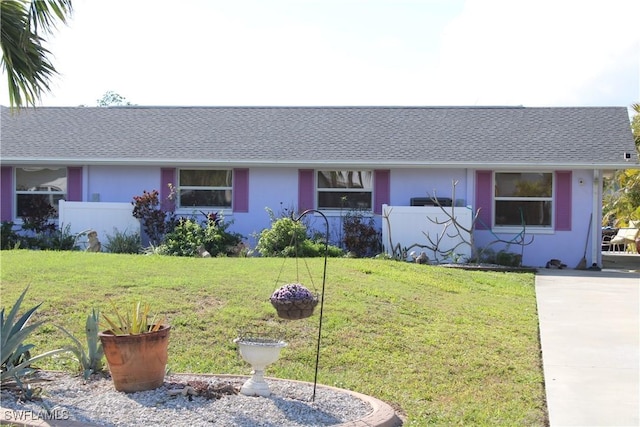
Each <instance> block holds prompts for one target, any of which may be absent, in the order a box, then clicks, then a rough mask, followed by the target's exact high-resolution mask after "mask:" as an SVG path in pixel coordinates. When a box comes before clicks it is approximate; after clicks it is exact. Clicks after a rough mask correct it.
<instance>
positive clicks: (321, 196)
mask: <svg viewBox="0 0 640 427" xmlns="http://www.w3.org/2000/svg"><path fill="white" fill-rule="evenodd" d="M316 173H317V179H316V195H317V206H318V209H323V210H332V209H360V210H372V207H373V171H371V170H319V171H317V172H316Z"/></svg>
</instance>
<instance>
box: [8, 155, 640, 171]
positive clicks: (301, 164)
mask: <svg viewBox="0 0 640 427" xmlns="http://www.w3.org/2000/svg"><path fill="white" fill-rule="evenodd" d="M1 163H2V165H15V166H23V165H51V166H132V165H137V166H173V167H282V166H289V167H297V168H327V167H345V168H354V167H358V168H377V169H380V168H388V169H413V168H424V167H429V168H434V169H452V168H453V169H492V170H493V169H518V170H541V169H543V170H562V169H575V170H578V169H583V170H593V169H600V170H620V169H640V163H638V162H637V161H635V162H632V161H629V162H618V163H595V162H576V163H559V162H544V163H542V162H536V163H530V162H442V161H439V162H431V163H429V162H424V161H411V162H402V161H384V162H380V161H353V160H318V161H308V160H307V161H297V160H281V159H270V160H241V159H211V160H203V159H180V160H176V159H139V158H138V159H131V158H128V159H118V158H101V159H78V158H57V159H52V158H11V157H9V158H3V159H2V160H1Z"/></svg>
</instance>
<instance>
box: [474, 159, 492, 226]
mask: <svg viewBox="0 0 640 427" xmlns="http://www.w3.org/2000/svg"><path fill="white" fill-rule="evenodd" d="M492 181H493V172H492V171H476V211H477V210H478V209H480V214H479V215H478V222H477V223H476V227H475V228H476V229H477V230H489V229H491V213H492V212H493V209H492V206H493V197H492V194H493V192H492V191H491V188H492Z"/></svg>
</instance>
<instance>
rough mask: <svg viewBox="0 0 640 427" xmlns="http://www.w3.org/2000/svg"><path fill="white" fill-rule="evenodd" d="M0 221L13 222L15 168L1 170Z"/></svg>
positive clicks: (5, 167) (4, 167) (9, 167)
mask: <svg viewBox="0 0 640 427" xmlns="http://www.w3.org/2000/svg"><path fill="white" fill-rule="evenodd" d="M0 181H1V182H0V220H2V221H13V167H12V166H2V167H1V168H0Z"/></svg>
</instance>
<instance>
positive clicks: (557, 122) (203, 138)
mask: <svg viewBox="0 0 640 427" xmlns="http://www.w3.org/2000/svg"><path fill="white" fill-rule="evenodd" d="M1 132H2V133H1V134H0V142H1V148H0V149H1V155H2V162H3V163H10V162H20V163H22V164H24V163H26V162H33V163H41V162H43V161H46V162H49V163H62V164H100V163H101V164H124V163H145V164H159V165H162V164H172V165H199V164H206V163H213V164H228V165H233V166H238V165H251V164H255V165H273V164H296V165H302V166H304V165H307V166H314V165H319V164H326V165H330V164H352V165H369V166H373V165H379V166H383V165H386V166H388V167H403V166H415V165H433V166H462V167H479V166H486V167H489V166H491V165H508V164H515V165H541V164H543V165H550V166H557V167H559V166H566V167H596V166H597V167H612V168H613V167H616V166H622V165H624V164H625V162H624V160H623V153H624V152H630V153H633V158H632V162H631V163H632V164H633V162H637V157H636V156H635V149H634V143H633V137H632V134H631V130H630V124H629V117H628V114H627V109H626V108H624V107H575V108H574V107H564V108H523V107H112V108H98V107H38V108H36V109H26V110H20V111H18V112H15V113H13V114H12V113H11V111H10V110H9V109H8V108H6V107H2V127H1Z"/></svg>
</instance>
